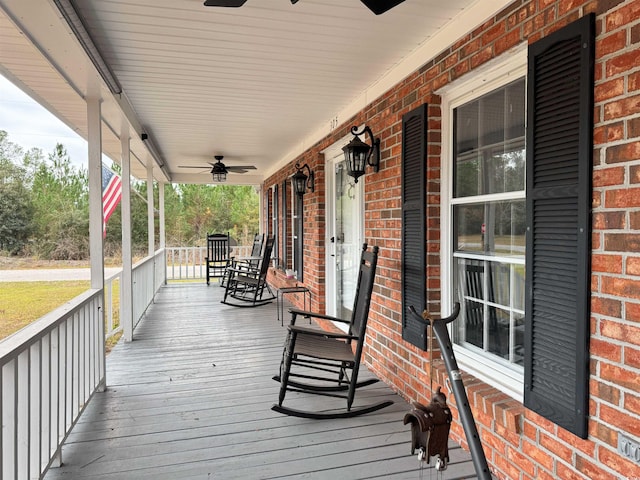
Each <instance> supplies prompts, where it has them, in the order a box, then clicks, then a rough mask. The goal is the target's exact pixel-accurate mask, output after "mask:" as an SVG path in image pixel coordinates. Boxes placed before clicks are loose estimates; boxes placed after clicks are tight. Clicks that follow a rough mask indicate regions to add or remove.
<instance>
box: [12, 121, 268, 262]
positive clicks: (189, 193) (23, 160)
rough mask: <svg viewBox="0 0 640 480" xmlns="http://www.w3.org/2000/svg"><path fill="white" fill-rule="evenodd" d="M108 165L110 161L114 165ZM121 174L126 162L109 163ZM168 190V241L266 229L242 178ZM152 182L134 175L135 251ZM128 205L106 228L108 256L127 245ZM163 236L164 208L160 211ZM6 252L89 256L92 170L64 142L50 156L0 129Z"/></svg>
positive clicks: (245, 236) (142, 247)
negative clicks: (123, 228) (78, 162)
mask: <svg viewBox="0 0 640 480" xmlns="http://www.w3.org/2000/svg"><path fill="white" fill-rule="evenodd" d="M107 166H109V165H107ZM109 167H110V168H111V169H112V170H113V171H114V172H116V173H118V174H120V168H119V165H117V164H113V165H111V166H109ZM158 188H164V189H165V230H166V242H167V246H194V245H204V244H205V239H206V234H207V233H213V232H216V233H226V232H229V233H230V234H231V236H232V237H233V238H234V239H236V241H237V242H238V244H240V245H249V244H251V241H252V238H253V235H254V234H255V233H256V232H257V231H258V228H259V197H258V194H257V193H256V192H255V190H254V188H253V187H250V186H235V185H182V184H181V185H166V186H165V185H159V184H157V183H155V182H154V185H153V190H154V192H153V195H154V206H155V207H157V206H158ZM146 198H147V183H146V181H135V180H132V195H131V230H132V234H131V236H132V245H133V250H134V254H136V255H145V253H146V251H147V248H148V226H147V216H148V213H147V203H146ZM121 218H122V214H121V208H120V205H119V206H118V208H117V209H116V211H115V212H114V213H113V215H112V216H111V218H110V219H109V222H108V224H107V229H106V237H105V239H104V240H105V241H104V249H105V255H106V256H117V255H119V253H120V250H121V243H122V242H121V239H122V233H121ZM155 230H156V234H155V238H156V240H157V239H158V231H159V225H158V214H157V208H156V214H155ZM0 253H2V254H5V255H22V256H33V257H38V258H42V259H51V260H84V259H86V258H88V257H89V189H88V176H87V171H86V169H85V168H83V167H78V166H75V165H74V164H72V162H71V159H70V157H69V155H68V153H67V151H66V149H65V147H64V146H63V145H62V144H60V143H58V144H56V146H55V148H54V150H53V151H52V152H50V153H48V154H47V155H45V154H44V152H43V151H42V150H41V149H38V148H31V149H28V150H27V149H24V148H23V147H21V146H20V145H17V144H15V143H13V142H11V141H9V138H8V134H7V132H6V131H4V130H0Z"/></svg>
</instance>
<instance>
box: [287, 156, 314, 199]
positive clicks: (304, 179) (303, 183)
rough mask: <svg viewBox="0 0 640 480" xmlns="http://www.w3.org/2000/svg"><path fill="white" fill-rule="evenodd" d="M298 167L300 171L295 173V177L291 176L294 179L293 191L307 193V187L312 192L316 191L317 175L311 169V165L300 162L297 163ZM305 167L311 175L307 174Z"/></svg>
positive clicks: (299, 193)
mask: <svg viewBox="0 0 640 480" xmlns="http://www.w3.org/2000/svg"><path fill="white" fill-rule="evenodd" d="M296 169H297V170H298V171H297V172H296V173H294V174H293V177H291V178H292V179H293V191H294V192H295V193H296V194H298V195H300V196H303V195H304V194H305V193H307V188H308V189H309V190H311V191H312V192H313V191H315V187H316V185H315V183H316V182H315V175H314V174H313V171H311V168H310V167H309V165H308V164H306V163H305V164H304V165H302V166H300V164H299V163H296ZM305 169H306V170H307V172H309V175H305V173H304V170H305Z"/></svg>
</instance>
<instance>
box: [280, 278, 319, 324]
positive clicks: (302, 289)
mask: <svg viewBox="0 0 640 480" xmlns="http://www.w3.org/2000/svg"><path fill="white" fill-rule="evenodd" d="M288 293H303V298H304V308H305V310H306V309H307V295H308V296H309V308H311V292H310V291H309V289H308V288H307V287H303V286H301V285H300V286H296V287H282V288H279V289H278V291H277V292H276V308H277V310H278V320H280V325H281V326H283V325H284V296H285V295H286V294H288Z"/></svg>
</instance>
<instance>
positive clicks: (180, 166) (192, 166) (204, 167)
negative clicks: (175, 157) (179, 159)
mask: <svg viewBox="0 0 640 480" xmlns="http://www.w3.org/2000/svg"><path fill="white" fill-rule="evenodd" d="M178 168H199V169H201V170H204V169H206V168H209V167H207V166H203V165H200V166H195V165H178Z"/></svg>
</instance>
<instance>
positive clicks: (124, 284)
mask: <svg viewBox="0 0 640 480" xmlns="http://www.w3.org/2000/svg"><path fill="white" fill-rule="evenodd" d="M120 142H121V146H120V148H121V149H122V200H121V201H120V208H121V209H122V279H121V284H120V322H121V324H122V335H123V337H124V341H125V342H131V341H132V340H133V278H132V264H133V260H132V253H131V180H130V179H131V151H130V143H131V139H130V138H129V129H128V128H127V127H126V126H125V127H123V129H122V133H121V135H120Z"/></svg>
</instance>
